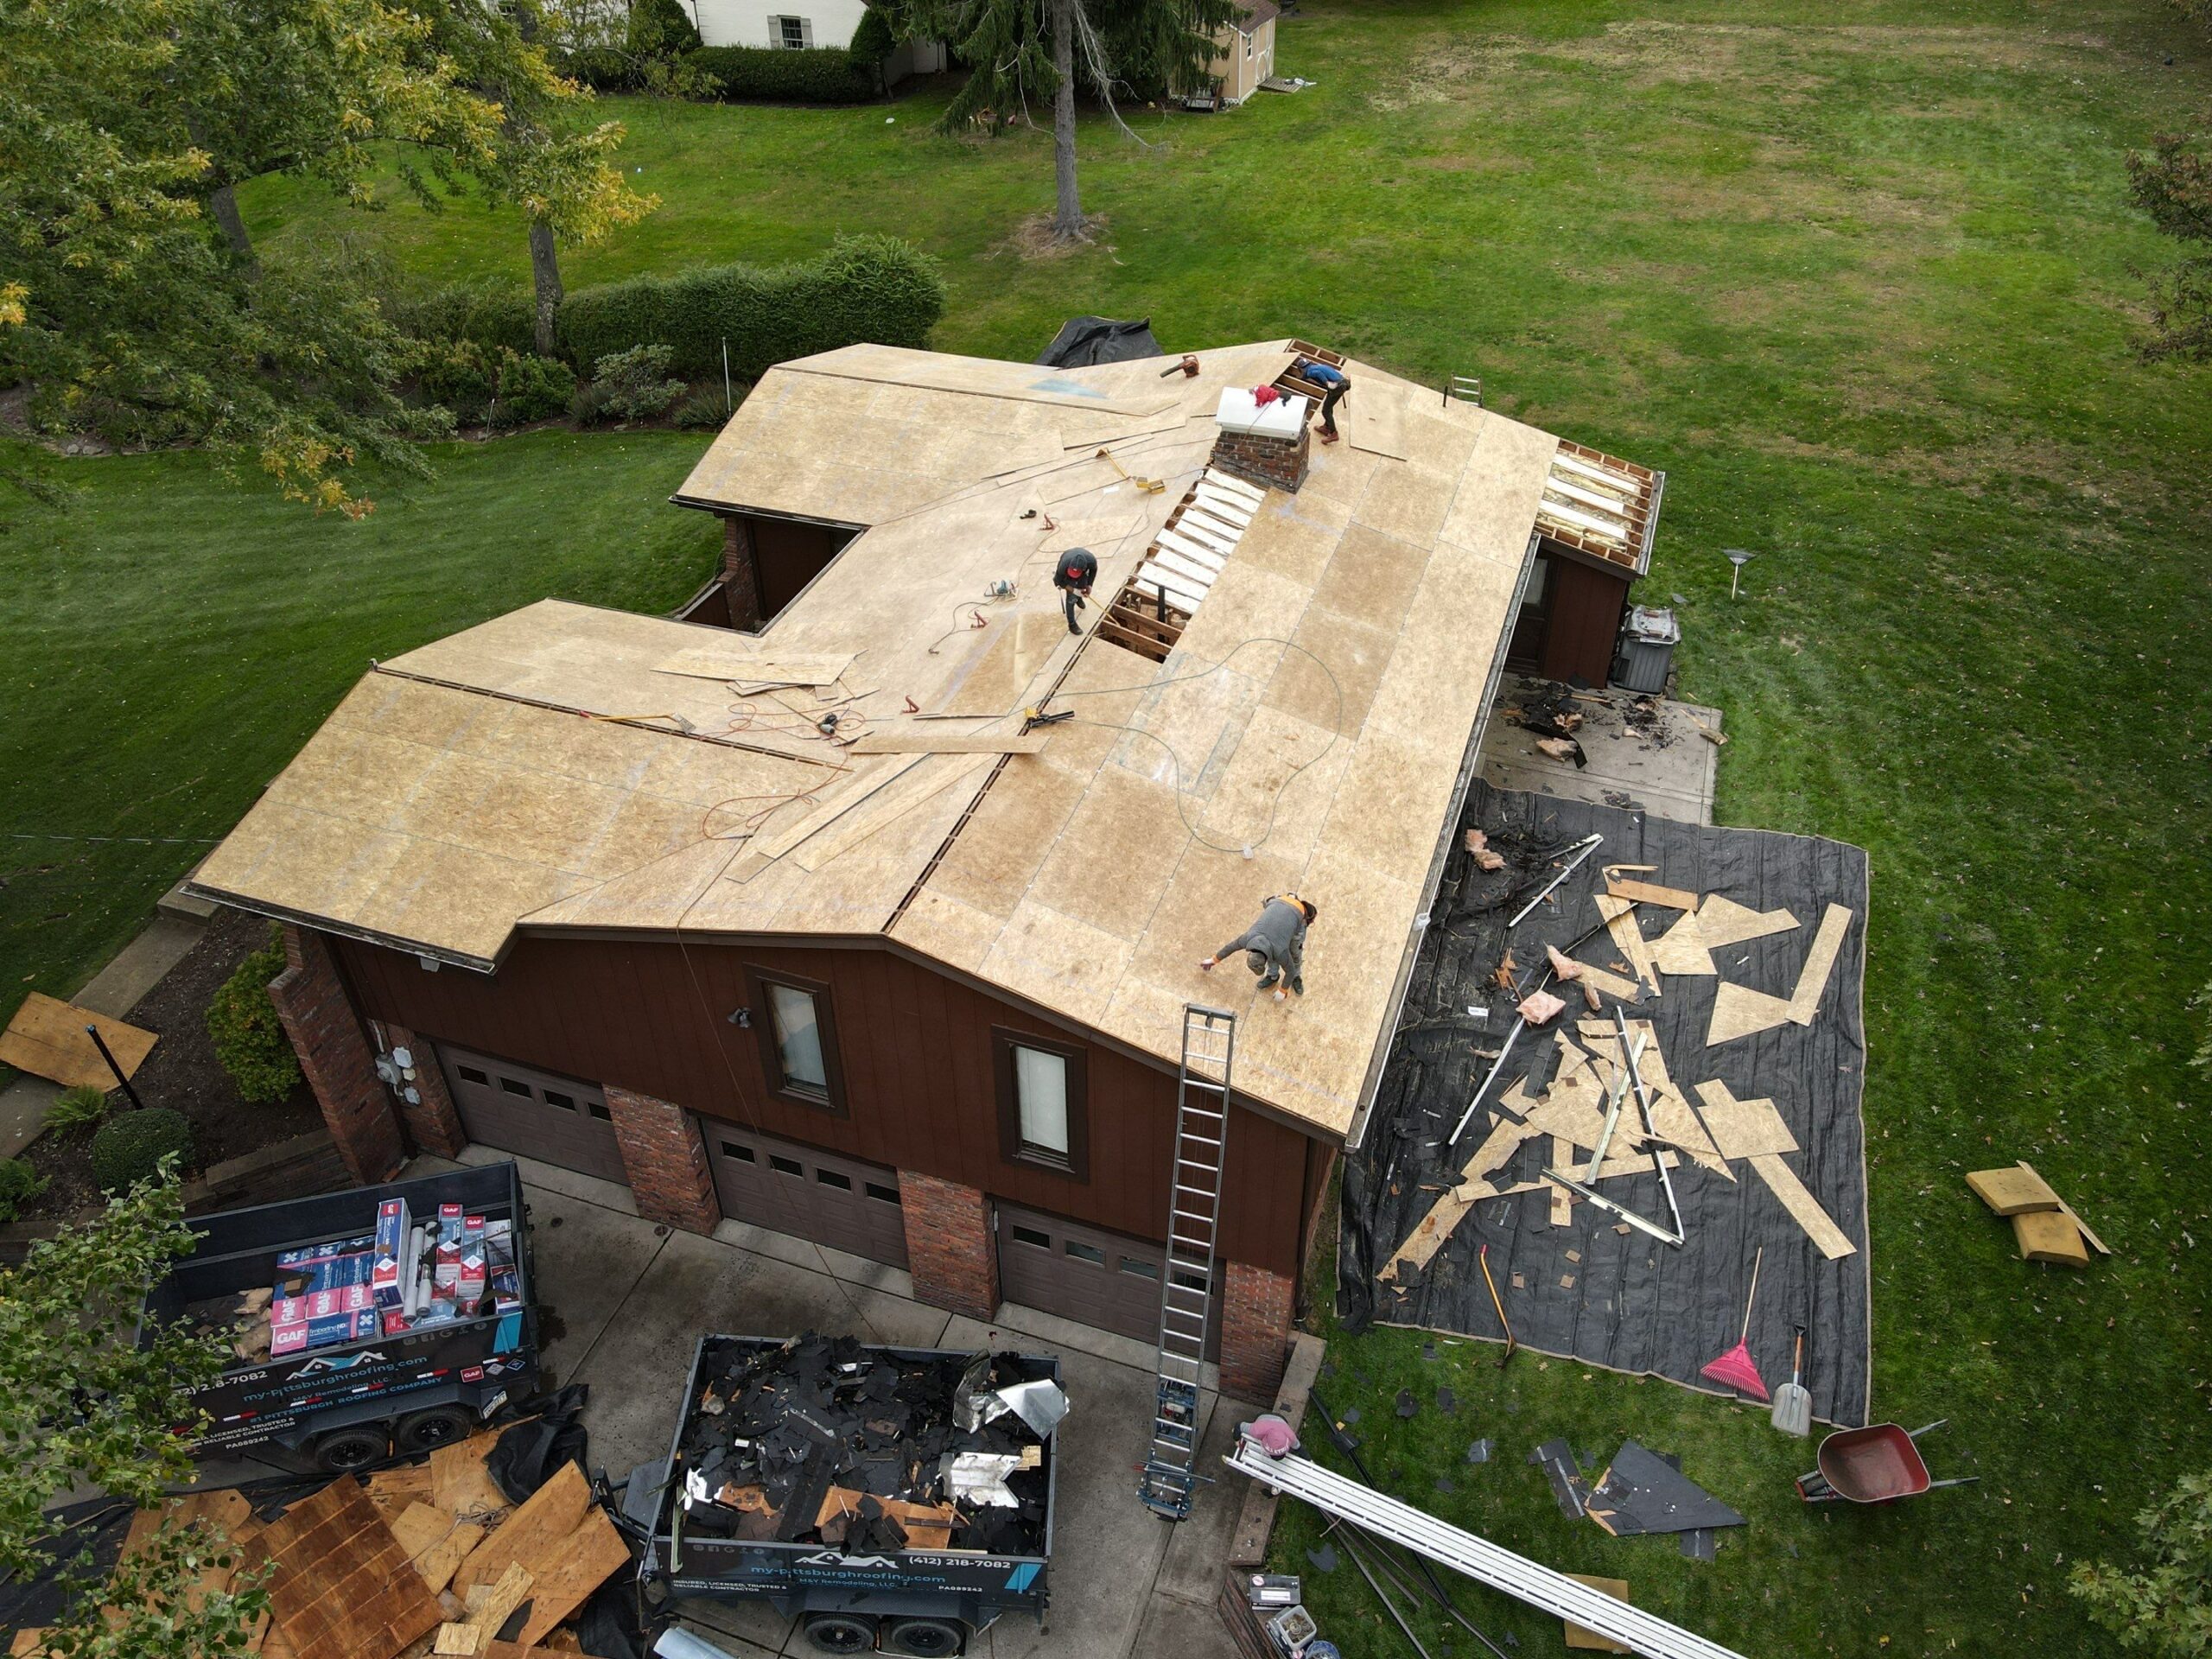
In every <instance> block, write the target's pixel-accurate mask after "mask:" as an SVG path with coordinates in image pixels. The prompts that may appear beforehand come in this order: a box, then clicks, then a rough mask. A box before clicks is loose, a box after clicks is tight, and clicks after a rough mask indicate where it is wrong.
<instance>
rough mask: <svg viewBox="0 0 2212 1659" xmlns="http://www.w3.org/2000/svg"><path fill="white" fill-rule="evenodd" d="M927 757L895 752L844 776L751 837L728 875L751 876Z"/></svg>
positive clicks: (734, 877) (826, 827) (735, 878)
mask: <svg viewBox="0 0 2212 1659" xmlns="http://www.w3.org/2000/svg"><path fill="white" fill-rule="evenodd" d="M928 759H929V757H928V756H927V755H925V754H909V755H900V756H897V757H895V758H893V760H888V761H887V762H886V763H885V764H883V765H882V766H875V767H871V768H869V769H868V770H867V771H863V772H859V773H858V774H857V775H855V776H853V777H849V778H848V779H845V781H844V782H843V783H842V785H839V786H838V787H836V789H831V790H825V791H823V793H822V794H821V795H820V796H819V797H818V798H817V804H816V805H815V808H814V810H812V811H811V812H809V813H808V814H807V815H806V816H805V817H803V818H801V819H799V820H798V822H797V823H793V824H791V826H790V827H789V828H788V829H779V830H778V831H777V832H776V833H775V834H774V835H772V836H769V837H768V838H767V839H766V840H765V841H763V840H761V839H760V838H759V837H758V836H756V837H754V839H753V842H752V843H751V844H749V845H748V846H747V849H746V855H745V857H744V858H743V859H741V861H739V862H738V863H736V864H734V865H733V866H732V867H731V868H730V871H729V879H730V880H734V881H746V880H751V879H752V878H753V876H754V875H756V874H759V873H760V871H761V870H764V869H766V868H768V866H769V865H771V864H772V863H774V862H775V861H777V860H778V859H779V858H781V857H782V856H783V855H785V853H788V852H790V851H791V849H793V848H794V847H796V846H798V844H799V843H800V842H803V841H805V840H806V839H808V838H809V837H810V836H814V835H817V834H819V833H820V832H821V831H822V830H824V829H828V828H829V826H830V825H831V824H833V823H836V821H837V820H838V819H839V818H841V817H843V816H844V815H845V814H846V813H848V812H849V811H851V810H853V808H855V807H856V806H858V805H859V804H861V802H862V801H864V800H866V799H868V797H870V796H871V795H874V793H875V792H876V791H878V790H880V789H881V788H883V787H884V786H885V785H888V784H893V783H895V782H897V781H898V780H899V779H901V778H903V777H905V776H906V774H907V773H908V772H912V770H913V769H914V768H915V767H916V766H920V765H921V764H922V762H923V761H925V760H928Z"/></svg>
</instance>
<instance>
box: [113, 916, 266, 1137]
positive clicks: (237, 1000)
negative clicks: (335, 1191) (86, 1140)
mask: <svg viewBox="0 0 2212 1659" xmlns="http://www.w3.org/2000/svg"><path fill="white" fill-rule="evenodd" d="M283 971H284V939H283V934H281V933H279V932H278V931H277V929H276V928H275V927H274V926H271V927H270V930H269V943H268V944H265V945H264V946H263V947H262V948H261V949H260V950H257V951H255V952H254V953H253V954H252V955H251V956H250V957H247V958H246V959H245V961H243V962H241V963H238V967H237V969H235V970H234V971H233V972H232V975H231V976H230V977H229V978H228V979H226V980H225V981H224V982H223V983H222V985H221V986H220V988H218V989H217V991H216V992H215V995H213V997H212V998H211V999H210V1000H209V1001H208V1003H207V1038H208V1041H209V1042H210V1043H212V1044H213V1046H214V1049H215V1058H217V1059H218V1060H219V1061H221V1062H222V1065H223V1070H224V1071H227V1072H229V1073H230V1074H231V1081H232V1083H234V1084H237V1085H238V1098H239V1099H240V1100H282V1099H283V1098H284V1096H287V1095H289V1094H290V1093H291V1092H292V1085H293V1084H296V1083H297V1082H298V1081H299V1080H300V1060H299V1056H298V1055H296V1054H295V1053H294V1052H292V1039H290V1038H289V1037H287V1036H286V1035H285V1034H284V1027H283V1024H282V1023H281V1022H280V1021H279V1020H277V1005H276V1004H275V1003H273V1002H271V1001H270V1000H269V982H270V980H272V979H274V978H276V977H277V975H279V974H281V973H283ZM145 1115H146V1114H145V1113H144V1112H143V1111H142V1112H130V1113H126V1114H124V1116H123V1117H119V1118H117V1119H115V1120H114V1122H116V1123H121V1122H126V1121H128V1120H130V1119H131V1118H138V1117H143V1116H145ZM111 1127H112V1125H111ZM106 1132H107V1131H106V1130H105V1129H103V1130H102V1131H101V1134H103V1135H105V1133H106ZM93 1146H94V1147H95V1149H97V1148H98V1146H99V1142H98V1141H97V1140H95V1141H94V1142H93Z"/></svg>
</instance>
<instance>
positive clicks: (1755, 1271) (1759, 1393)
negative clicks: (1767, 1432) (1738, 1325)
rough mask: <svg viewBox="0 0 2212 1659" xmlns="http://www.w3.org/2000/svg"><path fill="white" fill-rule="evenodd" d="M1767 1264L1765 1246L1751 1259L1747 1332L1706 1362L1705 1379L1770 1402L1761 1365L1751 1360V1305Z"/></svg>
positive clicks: (1745, 1319)
mask: <svg viewBox="0 0 2212 1659" xmlns="http://www.w3.org/2000/svg"><path fill="white" fill-rule="evenodd" d="M1765 1260H1766V1246H1765V1245H1764V1244H1762V1245H1760V1246H1759V1253H1758V1255H1755V1256H1753V1257H1752V1258H1751V1294H1750V1295H1748V1296H1746V1297H1745V1298H1744V1329H1743V1333H1742V1334H1741V1335H1740V1336H1738V1338H1736V1345H1735V1346H1734V1347H1733V1348H1731V1349H1730V1350H1729V1351H1727V1352H1726V1353H1725V1354H1723V1355H1721V1356H1720V1357H1719V1358H1718V1359H1711V1360H1707V1362H1706V1364H1705V1370H1704V1371H1703V1373H1702V1375H1704V1376H1708V1377H1711V1378H1712V1379H1713V1381H1714V1382H1715V1383H1726V1384H1727V1385H1728V1386H1729V1387H1730V1388H1732V1389H1735V1390H1736V1391H1737V1392H1738V1393H1739V1394H1748V1395H1751V1398H1752V1399H1754V1400H1757V1401H1760V1402H1764V1401H1765V1400H1766V1399H1767V1398H1768V1395H1767V1391H1766V1383H1765V1382H1764V1379H1762V1378H1761V1377H1760V1376H1759V1368H1758V1363H1757V1362H1756V1361H1754V1360H1753V1359H1752V1358H1751V1304H1752V1303H1753V1302H1755V1301H1757V1300H1758V1295H1759V1264H1760V1263H1761V1262H1764V1261H1765Z"/></svg>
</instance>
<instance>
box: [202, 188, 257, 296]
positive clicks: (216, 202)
mask: <svg viewBox="0 0 2212 1659" xmlns="http://www.w3.org/2000/svg"><path fill="white" fill-rule="evenodd" d="M207 213H208V217H209V218H211V219H213V220H214V221H215V223H216V224H218V225H219V226H222V227H223V235H224V237H225V238H226V240H228V241H229V243H230V245H231V251H232V253H234V254H236V255H237V256H238V264H240V266H242V267H243V268H244V270H245V274H246V276H247V277H248V278H249V279H251V281H254V282H259V281H260V280H261V257H260V256H259V255H258V254H257V253H255V252H254V251H253V238H251V237H250V236H248V235H247V234H246V232H245V219H242V218H240V217H239V216H238V189H237V187H236V186H234V185H232V183H230V181H227V180H226V181H224V182H223V183H221V184H219V185H217V186H216V187H215V188H213V190H210V191H209V192H208V193H207Z"/></svg>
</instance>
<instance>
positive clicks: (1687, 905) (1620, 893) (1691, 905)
mask: <svg viewBox="0 0 2212 1659" xmlns="http://www.w3.org/2000/svg"><path fill="white" fill-rule="evenodd" d="M1656 868H1657V866H1656V865H1650V864H1608V865H1606V866H1605V891H1606V892H1607V893H1611V895H1612V896H1613V897H1614V898H1616V899H1636V900H1637V902H1638V903H1640V904H1646V905H1661V906H1665V907H1666V908H1667V909H1669V910H1681V911H1694V910H1695V909H1696V908H1697V905H1698V896H1697V894H1695V893H1688V892H1685V891H1684V890H1683V889H1682V888H1681V887H1661V886H1659V885H1658V884H1657V883H1656V882H1653V881H1637V880H1632V879H1631V878H1630V877H1628V876H1626V875H1624V874H1621V872H1622V871H1624V870H1649V869H1656Z"/></svg>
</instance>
